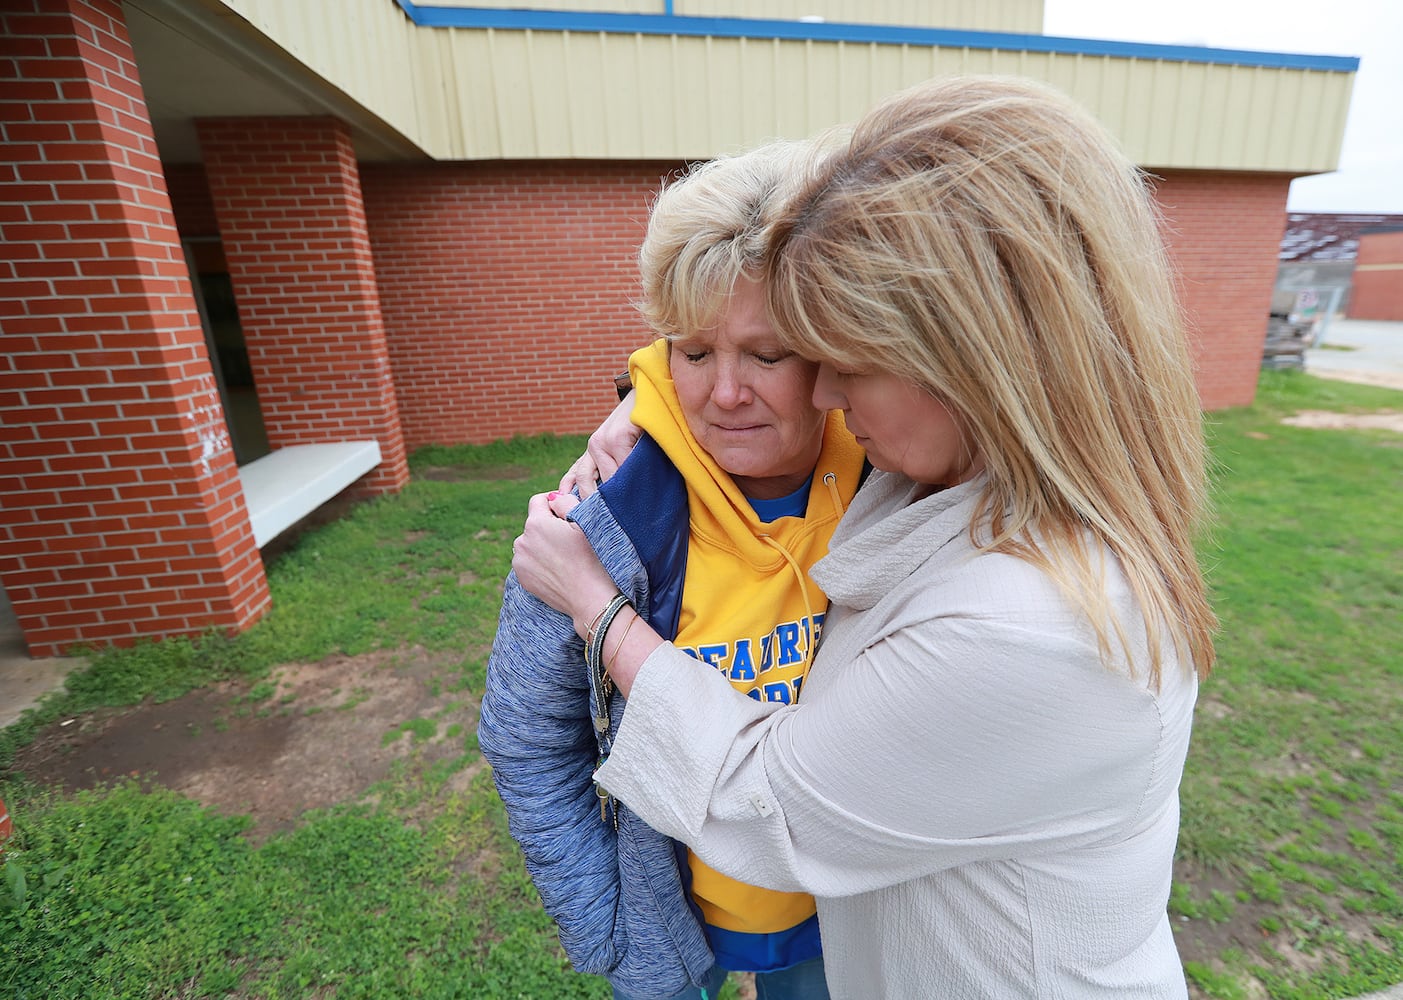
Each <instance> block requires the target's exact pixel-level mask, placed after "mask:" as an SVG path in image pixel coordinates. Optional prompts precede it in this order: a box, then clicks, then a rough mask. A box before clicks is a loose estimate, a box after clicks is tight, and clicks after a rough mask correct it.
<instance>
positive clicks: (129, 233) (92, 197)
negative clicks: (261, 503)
mask: <svg viewBox="0 0 1403 1000" xmlns="http://www.w3.org/2000/svg"><path fill="white" fill-rule="evenodd" d="M0 39H3V41H0V79H3V81H4V87H5V91H6V95H7V96H6V99H5V101H4V102H3V104H0V140H3V143H2V145H3V152H2V153H0V246H2V247H3V250H0V328H2V329H3V331H4V337H3V341H4V350H3V355H0V425H3V430H4V433H3V435H2V436H0V582H3V584H4V586H5V590H6V592H7V593H8V595H9V598H10V601H11V603H12V604H13V605H14V609H15V612H16V614H17V615H18V618H19V622H20V627H21V628H22V629H23V631H24V635H25V641H26V643H27V644H28V646H29V651H30V653H31V654H32V655H35V656H44V655H54V654H59V653H63V652H65V651H67V650H68V648H69V647H70V646H72V645H73V644H75V643H92V644H103V643H108V642H112V643H118V644H126V643H129V642H131V641H133V640H135V639H136V638H138V637H140V636H159V635H167V634H172V633H197V632H201V631H203V630H205V629H207V628H211V627H214V628H222V629H229V630H237V629H240V628H243V627H244V626H246V625H248V624H250V623H251V622H253V621H254V620H256V619H257V618H258V617H259V616H261V615H262V613H263V612H264V611H265V610H266V609H267V607H268V604H269V598H268V589H267V583H266V580H265V578H264V575H263V565H262V562H261V561H260V559H259V556H258V549H257V548H256V546H255V545H254V542H253V536H252V532H251V530H250V528H249V525H248V518H247V516H246V514H245V510H244V506H243V494H242V492H241V491H240V487H239V481H238V475H237V470H236V468H235V465H234V457H233V453H232V452H231V450H230V447H229V435H228V430H227V428H226V426H225V422H224V416H223V412H222V410H221V409H220V404H219V397H218V394H217V392H216V389H215V383H214V379H213V377H212V375H211V371H210V364H209V358H208V355H207V353H206V350H205V344H204V335H203V333H202V332H201V328H200V322H199V317H198V315H197V313H196V310H195V302H194V298H193V296H192V293H191V288H190V281H189V276H188V274H187V273H186V269H185V264H184V260H183V257H182V254H181V249H180V242H179V238H178V237H177V235H176V231H175V225H174V221H173V219H172V216H171V210H170V201H169V198H168V197H167V194H166V188H165V182H164V179H163V177H162V174H161V165H160V162H159V160H158V158H157V152H156V145H155V141H154V139H153V138H152V132H151V124H150V119H149V115H148V114H147V111H146V105H145V102H144V99H143V97H142V92H141V85H140V82H139V81H138V79H137V72H136V64H135V62H134V59H133V55H132V49H131V45H130V42H129V40H128V37H127V30H126V25H125V22H124V21H123V13H122V6H121V4H120V3H118V2H116V0H7V2H6V4H5V6H4V8H3V13H0Z"/></svg>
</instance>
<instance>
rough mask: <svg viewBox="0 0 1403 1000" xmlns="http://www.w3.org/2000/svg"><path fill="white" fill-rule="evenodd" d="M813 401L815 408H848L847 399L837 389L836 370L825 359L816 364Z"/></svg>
mask: <svg viewBox="0 0 1403 1000" xmlns="http://www.w3.org/2000/svg"><path fill="white" fill-rule="evenodd" d="M813 402H814V409H816V410H846V409H847V408H848V401H847V399H846V398H845V397H844V396H843V393H842V391H841V390H840V389H839V382H838V372H837V371H836V370H834V368H833V366H832V365H830V364H829V363H828V362H826V361H825V362H823V363H822V364H820V365H819V366H818V374H817V375H816V376H814V391H813Z"/></svg>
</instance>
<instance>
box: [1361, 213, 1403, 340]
mask: <svg viewBox="0 0 1403 1000" xmlns="http://www.w3.org/2000/svg"><path fill="white" fill-rule="evenodd" d="M1349 316H1350V318H1351V319H1379V320H1403V232H1399V233H1365V234H1363V235H1362V236H1361V237H1360V238H1359V256H1358V258H1357V259H1356V260H1355V262H1354V279H1353V286H1352V288H1351V291H1350V298H1349Z"/></svg>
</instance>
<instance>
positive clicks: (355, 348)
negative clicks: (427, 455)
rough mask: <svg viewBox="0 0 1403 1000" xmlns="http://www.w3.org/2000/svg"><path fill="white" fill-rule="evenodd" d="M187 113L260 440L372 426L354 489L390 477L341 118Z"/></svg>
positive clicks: (384, 399)
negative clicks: (372, 461) (375, 453)
mask: <svg viewBox="0 0 1403 1000" xmlns="http://www.w3.org/2000/svg"><path fill="white" fill-rule="evenodd" d="M197 124H198V128H199V134H200V148H201V152H202V154H203V156H204V162H205V173H206V176H207V178H208V182H209V189H210V193H211V196H212V201H213V205H214V212H215V217H216V219H217V220H218V226H219V233H220V236H221V238H222V241H223V244H224V255H225V259H226V260H227V261H228V264H229V277H230V281H231V282H232V284H233V288H234V296H235V299H236V300H237V302H238V309H239V323H240V325H241V327H242V328H243V333H244V340H245V342H246V343H247V345H248V354H249V363H250V365H251V367H252V369H253V377H254V381H255V383H256V384H257V386H258V402H259V406H260V407H261V409H262V411H263V422H264V425H265V427H266V428H267V431H268V441H269V443H270V444H271V445H272V446H273V447H274V448H278V447H283V446H286V445H295V444H313V443H320V442H328V441H344V440H350V439H362V438H372V437H373V438H376V439H377V440H378V441H379V442H380V453H381V456H382V460H381V464H380V466H379V468H377V469H376V470H375V471H374V472H372V473H370V475H368V476H367V477H365V479H364V480H362V482H361V484H360V485H359V489H360V491H361V492H364V493H381V492H386V491H392V490H397V489H399V488H400V487H401V486H403V485H404V483H405V481H406V480H407V479H408V475H409V471H408V463H407V461H406V456H405V448H404V439H403V437H402V435H401V433H400V421H399V411H398V407H397V405H396V402H395V387H394V383H393V378H392V375H391V370H390V361H389V355H388V353H387V350H386V345H385V334H384V325H383V323H382V321H381V316H380V303H379V298H378V294H377V291H376V287H375V265H374V263H373V261H372V259H371V251H370V241H369V238H368V236H367V233H366V222H365V210H364V207H363V205H362V200H361V190H360V177H359V168H358V166H357V164H356V159H355V152H354V150H353V148H352V146H351V138H350V133H349V131H348V130H347V128H346V126H345V125H344V124H342V123H341V122H338V121H335V120H333V119H330V118H271V119H247V118H235V119H211V120H205V121H201V122H199V123H197Z"/></svg>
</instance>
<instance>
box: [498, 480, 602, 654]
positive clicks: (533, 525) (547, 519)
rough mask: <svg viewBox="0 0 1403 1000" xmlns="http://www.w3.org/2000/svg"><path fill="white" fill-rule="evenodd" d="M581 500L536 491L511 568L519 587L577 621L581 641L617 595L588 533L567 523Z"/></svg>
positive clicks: (514, 547)
mask: <svg viewBox="0 0 1403 1000" xmlns="http://www.w3.org/2000/svg"><path fill="white" fill-rule="evenodd" d="M578 504H579V501H578V500H576V499H575V498H574V497H573V496H571V495H570V494H569V493H538V494H536V495H535V496H533V497H532V498H531V501H530V503H529V504H528V505H527V508H526V511H527V513H526V528H525V529H524V530H523V531H522V533H521V535H520V536H519V537H518V538H517V540H516V541H515V542H513V543H512V569H513V570H515V571H516V577H517V579H518V580H520V581H521V585H522V586H523V587H525V588H526V589H527V590H528V591H530V592H531V593H532V594H535V595H536V596H537V597H539V598H540V599H541V600H543V601H545V602H546V603H547V604H549V605H550V606H551V607H553V608H555V609H556V610H557V611H559V612H561V613H562V614H566V615H569V616H570V617H571V618H573V619H574V620H575V631H577V632H578V633H579V634H580V635H581V637H583V636H584V634H585V632H586V630H587V629H588V628H589V625H590V622H591V621H592V620H593V618H594V616H595V615H596V614H598V613H599V610H600V609H601V608H603V607H604V606H605V605H606V604H608V603H609V600H610V599H611V598H612V597H613V596H614V594H615V593H617V592H618V587H616V586H615V585H614V581H613V579H612V578H611V577H610V576H609V574H608V573H607V572H606V571H605V569H604V566H603V564H601V563H600V561H599V557H598V556H596V555H595V554H594V549H592V548H591V547H590V544H589V541H588V539H586V538H585V533H584V532H583V531H581V530H580V529H579V527H578V526H577V525H575V524H574V523H573V522H571V521H567V520H565V515H566V514H568V513H570V511H571V510H573V509H574V508H575V507H576V506H577V505H578Z"/></svg>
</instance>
